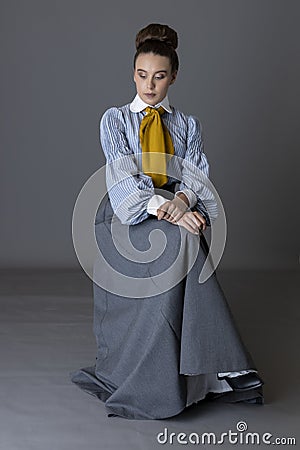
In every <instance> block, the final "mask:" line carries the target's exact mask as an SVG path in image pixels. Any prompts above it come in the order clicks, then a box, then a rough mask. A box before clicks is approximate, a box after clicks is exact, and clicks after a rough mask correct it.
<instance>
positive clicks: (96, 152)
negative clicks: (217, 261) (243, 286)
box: [0, 0, 300, 269]
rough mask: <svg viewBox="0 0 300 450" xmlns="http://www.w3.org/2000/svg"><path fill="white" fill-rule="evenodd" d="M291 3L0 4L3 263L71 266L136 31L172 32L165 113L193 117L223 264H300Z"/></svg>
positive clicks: (295, 11)
mask: <svg viewBox="0 0 300 450" xmlns="http://www.w3.org/2000/svg"><path fill="white" fill-rule="evenodd" d="M299 19H300V17H299V2H297V1H293V0H286V1H284V0H282V1H278V0H277V1H276V0H251V1H250V0H248V1H245V0H244V1H243V0H226V1H225V0H219V1H216V0H207V1H200V0H197V1H196V0H195V1H192V0H188V1H184V2H183V1H182V0H181V1H178V0H176V1H174V0H172V1H171V0H168V1H161V0H152V1H151V2H140V1H137V0H133V1H127V2H123V1H121V0H119V1H117V0H111V1H109V2H101V1H94V0H87V1H86V0H85V1H83V0H82V1H78V0H76V1H75V0H72V1H71V0H62V1H54V0H51V1H50V0H44V1H40V0H36V1H32V0H27V1H26V2H23V1H21V0H19V1H16V0H2V2H1V27H0V33H1V36H0V42H1V44H0V45H1V71H0V74H1V75H0V76H1V83H0V86H1V106H0V109H1V174H0V176H1V177H0V183H1V184H0V188H1V221H0V239H1V252H0V266H1V267H2V268H5V267H7V268H11V267H74V268H75V267H77V268H78V267H79V263H78V261H77V258H76V255H75V252H74V249H73V244H72V234H71V219H72V212H73V207H74V204H75V201H76V198H77V195H78V193H79V191H80V190H81V188H82V186H83V184H84V182H85V181H86V180H87V179H88V178H89V177H90V176H91V175H92V174H93V173H94V172H95V171H96V170H97V169H98V168H99V167H101V166H102V165H103V163H104V156H103V154H102V151H101V148H100V144H99V136H98V125H99V119H100V117H101V115H102V114H103V112H104V111H105V109H106V108H108V107H109V106H113V105H122V104H125V103H127V102H129V101H131V99H132V98H133V96H134V94H135V89H134V84H133V81H132V58H133V55H134V38H135V34H136V32H137V31H138V30H139V29H140V28H141V27H143V26H145V25H147V24H148V23H150V22H161V23H167V24H169V25H170V26H172V27H174V28H175V29H176V30H177V31H178V33H179V39H180V40H179V49H178V53H179V57H180V72H179V75H178V79H177V81H176V84H175V85H174V86H172V87H171V88H170V91H169V95H170V100H171V104H173V105H174V106H177V107H178V108H179V109H181V110H182V111H184V112H185V113H190V114H194V115H196V116H198V117H199V119H200V121H201V123H202V125H203V129H204V138H205V151H206V154H207V156H208V158H209V162H210V170H211V179H212V181H213V182H214V184H215V186H216V187H217V189H218V192H219V194H220V196H221V198H222V201H223V204H224V207H225V211H226V215H227V223H228V238H227V244H226V247H225V253H224V255H223V259H222V262H221V267H223V268H258V269H260V268H278V269H292V268H297V267H298V264H299V231H298V230H299V209H298V202H299V201H298V194H299V189H298V175H299V172H298V167H299V150H300V146H299V143H300V138H299V119H300V114H299V113H300V107H299V80H300V65H299V62H300V59H299V54H300V52H299V50H300V48H299V47H300V45H299V44H300V33H299V22H300V20H299Z"/></svg>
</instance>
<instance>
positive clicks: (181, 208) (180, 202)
mask: <svg viewBox="0 0 300 450" xmlns="http://www.w3.org/2000/svg"><path fill="white" fill-rule="evenodd" d="M188 205H189V201H188V199H187V197H186V195H185V194H183V193H179V194H178V195H175V197H174V198H173V200H168V201H166V202H165V203H163V204H162V205H161V206H160V207H159V208H158V209H157V219H158V220H161V219H165V220H168V221H169V222H171V223H176V222H177V221H178V220H179V219H180V218H181V217H182V216H183V215H184V213H185V212H186V210H187V209H188Z"/></svg>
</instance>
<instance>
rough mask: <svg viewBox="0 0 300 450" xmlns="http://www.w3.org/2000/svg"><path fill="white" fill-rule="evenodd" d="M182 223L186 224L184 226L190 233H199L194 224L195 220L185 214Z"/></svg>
mask: <svg viewBox="0 0 300 450" xmlns="http://www.w3.org/2000/svg"><path fill="white" fill-rule="evenodd" d="M182 223H183V224H184V225H186V228H187V229H188V230H189V231H191V232H192V233H195V234H198V233H199V228H198V226H197V225H196V224H195V222H194V221H193V220H192V219H191V218H190V217H189V216H188V215H185V216H184V217H183V218H182Z"/></svg>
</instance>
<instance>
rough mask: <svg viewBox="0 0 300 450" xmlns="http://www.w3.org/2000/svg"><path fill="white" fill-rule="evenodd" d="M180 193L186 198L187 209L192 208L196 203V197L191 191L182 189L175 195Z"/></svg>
mask: <svg viewBox="0 0 300 450" xmlns="http://www.w3.org/2000/svg"><path fill="white" fill-rule="evenodd" d="M180 192H183V194H185V195H186V196H187V199H188V201H189V208H193V206H195V205H196V203H197V200H198V199H197V195H196V194H195V192H194V191H192V189H182V190H181V191H176V192H175V195H177V194H179V193H180Z"/></svg>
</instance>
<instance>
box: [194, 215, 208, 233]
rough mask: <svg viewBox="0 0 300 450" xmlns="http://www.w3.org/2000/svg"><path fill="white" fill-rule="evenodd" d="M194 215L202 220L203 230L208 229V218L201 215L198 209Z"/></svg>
mask: <svg viewBox="0 0 300 450" xmlns="http://www.w3.org/2000/svg"><path fill="white" fill-rule="evenodd" d="M193 215H194V217H197V219H198V220H199V221H200V224H201V227H202V229H203V230H205V229H206V220H205V218H204V217H203V216H201V214H200V213H198V211H194V212H193Z"/></svg>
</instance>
